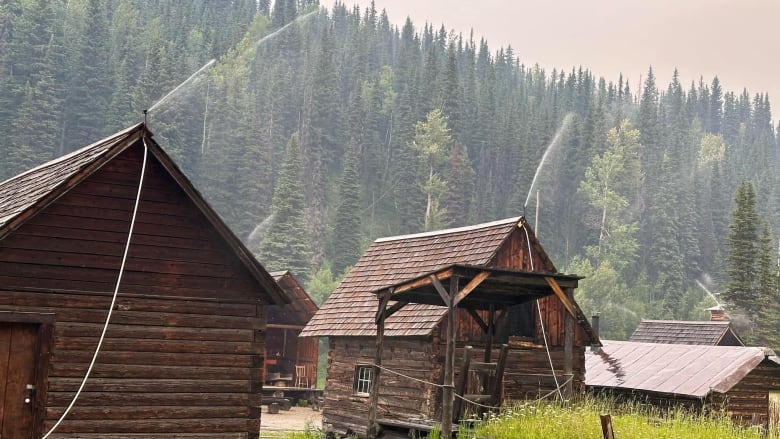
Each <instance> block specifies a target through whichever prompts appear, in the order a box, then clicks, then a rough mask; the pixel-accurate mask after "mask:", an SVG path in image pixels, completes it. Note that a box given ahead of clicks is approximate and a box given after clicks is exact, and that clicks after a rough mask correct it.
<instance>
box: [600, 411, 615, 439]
mask: <svg viewBox="0 0 780 439" xmlns="http://www.w3.org/2000/svg"><path fill="white" fill-rule="evenodd" d="M601 433H602V434H603V435H604V439H615V432H614V431H612V416H611V415H609V414H606V415H601Z"/></svg>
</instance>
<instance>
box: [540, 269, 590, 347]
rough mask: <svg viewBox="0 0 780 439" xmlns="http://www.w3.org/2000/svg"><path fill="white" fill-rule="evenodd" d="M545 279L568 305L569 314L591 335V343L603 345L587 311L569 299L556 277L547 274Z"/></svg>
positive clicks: (564, 304) (566, 305)
mask: <svg viewBox="0 0 780 439" xmlns="http://www.w3.org/2000/svg"><path fill="white" fill-rule="evenodd" d="M544 279H545V280H546V281H547V283H548V284H549V285H550V288H552V290H553V292H554V293H555V295H556V296H558V298H559V299H560V300H561V302H563V306H564V307H566V310H567V311H568V312H569V314H571V316H572V317H574V320H575V321H576V322H577V324H578V325H580V327H581V328H582V329H583V330H584V331H585V333H586V334H588V337H590V342H591V344H592V345H593V346H602V344H601V341H600V340H599V337H598V335H596V333H595V332H593V327H592V326H590V322H589V321H588V318H587V317H585V313H583V312H582V310H581V309H580V307H579V306H577V303H576V302H574V301H573V300H569V298H568V297H567V296H566V294H565V293H564V292H563V290H562V289H561V286H560V285H558V283H557V282H556V281H555V279H554V278H552V277H546V276H545V278H544Z"/></svg>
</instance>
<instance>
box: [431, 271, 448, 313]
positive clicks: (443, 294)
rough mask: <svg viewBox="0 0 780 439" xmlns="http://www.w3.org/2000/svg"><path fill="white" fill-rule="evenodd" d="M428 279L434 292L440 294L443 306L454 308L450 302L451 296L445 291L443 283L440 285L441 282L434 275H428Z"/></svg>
mask: <svg viewBox="0 0 780 439" xmlns="http://www.w3.org/2000/svg"><path fill="white" fill-rule="evenodd" d="M428 279H430V281H431V283H432V284H433V288H435V289H436V292H437V293H439V296H441V299H442V300H443V301H444V306H447V307H449V308H450V309H452V308H454V303H453V302H452V298H451V297H450V295H449V294H448V293H447V290H445V289H444V285H442V284H441V282H439V279H437V278H436V276H434V275H430V276H428ZM451 279H454V278H451ZM450 282H452V281H450Z"/></svg>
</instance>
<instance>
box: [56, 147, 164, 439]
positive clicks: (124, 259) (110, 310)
mask: <svg viewBox="0 0 780 439" xmlns="http://www.w3.org/2000/svg"><path fill="white" fill-rule="evenodd" d="M142 140H143V142H144V161H143V164H142V165H141V178H140V179H139V180H138V192H137V194H136V196H135V206H134V207H133V218H132V219H131V221H130V231H129V232H128V233H127V243H126V244H125V252H124V255H122V265H120V267H119V276H117V279H116V286H115V287H114V296H113V297H112V298H111V307H109V308H108V315H107V316H106V322H105V324H103V332H102V333H101V334H100V339H99V340H98V344H97V347H96V348H95V354H94V355H92V361H91V362H90V363H89V367H88V368H87V373H86V374H84V379H82V380H81V385H80V386H79V389H78V390H77V391H76V394H75V395H74V396H73V399H72V400H71V401H70V404H68V407H67V408H66V409H65V411H64V412H62V415H61V416H60V418H59V419H58V420H57V422H56V423H55V424H54V425H52V427H51V429H49V431H48V432H46V434H44V435H43V437H42V438H41V439H46V438H48V437H49V435H50V434H52V433H53V432H54V430H56V429H57V427H59V425H60V424H61V423H62V421H64V420H65V417H66V416H67V415H68V413H69V412H70V409H72V408H73V406H74V405H75V404H76V400H77V399H78V397H79V395H81V391H82V390H84V386H85V385H86V384H87V380H88V379H89V375H90V374H91V373H92V368H93V367H94V366H95V361H96V360H97V357H98V354H99V353H100V347H101V346H102V345H103V339H104V338H105V337H106V330H107V329H108V323H109V321H111V314H112V313H113V312H114V304H115V303H116V296H117V294H118V293H119V284H120V283H121V281H122V274H124V272H125V263H126V262H127V254H128V252H129V251H130V238H132V236H133V228H134V227H135V218H136V215H137V213H138V204H139V203H140V201H141V188H142V187H143V183H144V174H145V173H146V156H147V154H148V151H149V148H148V147H147V146H146V139H145V138H143V137H142Z"/></svg>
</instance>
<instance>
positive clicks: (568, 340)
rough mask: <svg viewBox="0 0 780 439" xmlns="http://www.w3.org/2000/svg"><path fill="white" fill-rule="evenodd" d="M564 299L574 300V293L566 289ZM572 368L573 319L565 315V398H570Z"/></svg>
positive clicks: (567, 314) (569, 315)
mask: <svg viewBox="0 0 780 439" xmlns="http://www.w3.org/2000/svg"><path fill="white" fill-rule="evenodd" d="M566 297H568V298H569V299H570V300H572V301H573V300H574V293H573V290H572V289H571V288H566ZM573 368H574V317H573V316H572V315H571V314H569V313H566V317H565V320H564V323H563V376H564V379H567V380H568V381H569V382H568V383H567V384H566V385H565V386H564V388H563V393H564V394H565V395H566V397H567V398H568V397H571V394H572V389H573V383H572V381H573V380H571V379H569V378H570V377H572V376H573Z"/></svg>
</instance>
